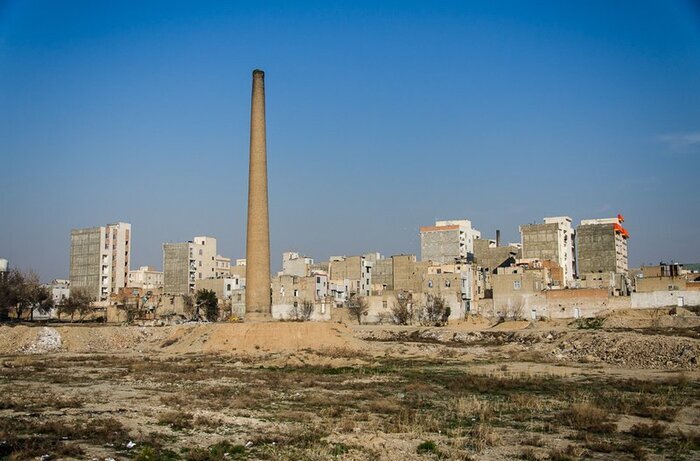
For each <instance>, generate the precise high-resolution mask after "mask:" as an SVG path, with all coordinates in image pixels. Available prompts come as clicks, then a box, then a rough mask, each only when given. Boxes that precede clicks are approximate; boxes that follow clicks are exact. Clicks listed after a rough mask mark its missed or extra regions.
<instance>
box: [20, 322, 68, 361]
mask: <svg viewBox="0 0 700 461" xmlns="http://www.w3.org/2000/svg"><path fill="white" fill-rule="evenodd" d="M61 345H62V341H61V334H60V333H59V332H58V331H56V330H55V329H53V328H49V327H43V328H42V329H41V330H39V332H38V334H37V336H36V340H34V341H30V342H29V343H28V344H24V345H22V346H21V347H20V348H19V352H21V353H24V354H46V353H47V352H58V351H60V350H61Z"/></svg>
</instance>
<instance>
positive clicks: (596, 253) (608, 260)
mask: <svg viewBox="0 0 700 461" xmlns="http://www.w3.org/2000/svg"><path fill="white" fill-rule="evenodd" d="M623 222H624V218H623V217H622V216H621V215H618V216H617V217H616V218H604V219H584V220H583V221H581V224H580V225H579V226H578V229H577V242H578V244H577V245H578V270H579V273H581V274H587V273H596V272H614V273H616V274H624V275H627V273H628V263H627V239H628V238H629V233H628V232H627V230H626V229H625V228H624V227H622V223H623Z"/></svg>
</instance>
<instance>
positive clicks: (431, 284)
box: [428, 280, 433, 288]
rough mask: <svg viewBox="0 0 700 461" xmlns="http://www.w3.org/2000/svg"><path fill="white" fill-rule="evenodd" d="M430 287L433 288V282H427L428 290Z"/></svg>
mask: <svg viewBox="0 0 700 461" xmlns="http://www.w3.org/2000/svg"><path fill="white" fill-rule="evenodd" d="M432 287H433V281H432V280H428V288H432Z"/></svg>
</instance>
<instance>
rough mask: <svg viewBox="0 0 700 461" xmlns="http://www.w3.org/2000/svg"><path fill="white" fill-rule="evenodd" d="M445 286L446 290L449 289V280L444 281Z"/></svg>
mask: <svg viewBox="0 0 700 461" xmlns="http://www.w3.org/2000/svg"><path fill="white" fill-rule="evenodd" d="M445 286H446V287H447V288H449V287H450V281H449V280H445Z"/></svg>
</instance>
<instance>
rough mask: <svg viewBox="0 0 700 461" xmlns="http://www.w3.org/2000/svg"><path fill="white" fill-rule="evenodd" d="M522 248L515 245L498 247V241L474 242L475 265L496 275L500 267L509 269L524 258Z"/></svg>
mask: <svg viewBox="0 0 700 461" xmlns="http://www.w3.org/2000/svg"><path fill="white" fill-rule="evenodd" d="M521 254H522V251H521V250H520V248H518V247H516V246H514V245H510V244H509V245H508V246H498V245H497V243H496V240H487V239H480V238H479V239H476V240H474V260H475V263H476V264H477V265H478V266H479V267H481V268H483V269H484V270H485V271H487V272H489V273H491V274H495V273H496V269H498V268H499V267H509V266H511V265H512V264H515V261H516V260H518V259H520V258H521V257H522V256H521Z"/></svg>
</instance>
